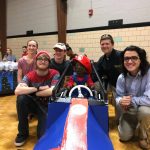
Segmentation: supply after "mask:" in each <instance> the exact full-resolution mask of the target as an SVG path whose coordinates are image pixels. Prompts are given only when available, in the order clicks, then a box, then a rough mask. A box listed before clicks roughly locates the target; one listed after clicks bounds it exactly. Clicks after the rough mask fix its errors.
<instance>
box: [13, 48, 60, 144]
mask: <svg viewBox="0 0 150 150" xmlns="http://www.w3.org/2000/svg"><path fill="white" fill-rule="evenodd" d="M49 64H50V56H49V54H48V53H47V52H46V51H40V52H39V53H38V54H37V55H36V70H33V71H31V72H29V73H28V74H26V75H25V76H24V77H23V79H22V81H21V82H20V83H19V84H18V86H17V87H16V90H15V94H16V95H18V96H17V114H18V120H19V124H18V132H19V133H18V135H17V137H16V139H15V145H16V146H22V145H23V144H24V143H25V141H26V139H27V138H28V136H29V125H28V119H27V117H28V114H29V113H31V112H34V113H36V114H37V119H38V126H37V137H38V138H40V137H41V136H42V135H43V134H44V132H45V122H46V114H45V113H44V112H47V106H48V105H47V104H48V101H49V97H50V96H51V94H52V90H53V88H54V86H55V85H56V83H57V81H58V79H59V73H58V71H56V70H54V69H49ZM43 110H44V112H43Z"/></svg>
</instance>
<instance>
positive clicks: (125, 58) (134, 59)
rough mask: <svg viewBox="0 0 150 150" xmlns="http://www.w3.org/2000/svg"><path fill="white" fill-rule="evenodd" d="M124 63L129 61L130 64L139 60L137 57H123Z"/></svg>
mask: <svg viewBox="0 0 150 150" xmlns="http://www.w3.org/2000/svg"><path fill="white" fill-rule="evenodd" d="M123 59H124V61H125V62H128V61H129V60H131V61H132V62H135V61H137V60H138V59H139V57H138V56H131V57H124V58H123Z"/></svg>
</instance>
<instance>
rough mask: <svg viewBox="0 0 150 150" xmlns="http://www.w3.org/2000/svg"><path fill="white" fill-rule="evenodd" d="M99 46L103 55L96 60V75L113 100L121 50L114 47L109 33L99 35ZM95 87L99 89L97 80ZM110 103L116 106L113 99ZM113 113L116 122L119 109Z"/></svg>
mask: <svg viewBox="0 0 150 150" xmlns="http://www.w3.org/2000/svg"><path fill="white" fill-rule="evenodd" d="M100 46H101V50H102V52H103V53H104V55H103V56H101V57H100V58H99V60H98V62H97V63H96V68H97V72H98V75H99V76H100V78H101V80H102V81H103V84H104V88H105V89H106V90H107V92H108V93H109V91H111V93H112V96H111V99H112V100H113V99H114V98H115V95H116V90H115V88H116V82H117V79H118V76H119V75H120V74H121V73H122V65H121V64H122V60H121V58H122V57H121V55H122V52H121V51H118V50H116V49H114V40H113V37H112V36H111V35H110V34H104V35H102V36H101V38H100ZM95 88H96V89H97V90H100V88H99V84H97V82H96V83H95ZM112 103H113V104H114V105H115V107H116V104H115V101H114V100H113V101H112ZM115 114H116V115H115V116H116V123H117V124H118V122H119V117H120V110H119V109H117V108H115Z"/></svg>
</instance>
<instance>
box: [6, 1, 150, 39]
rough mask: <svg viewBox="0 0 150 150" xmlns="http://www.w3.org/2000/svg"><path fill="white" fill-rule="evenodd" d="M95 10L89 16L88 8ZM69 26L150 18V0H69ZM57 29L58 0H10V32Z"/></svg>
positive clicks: (100, 24) (136, 20) (148, 20)
mask: <svg viewBox="0 0 150 150" xmlns="http://www.w3.org/2000/svg"><path fill="white" fill-rule="evenodd" d="M91 1H92V8H93V10H94V15H93V16H92V17H89V15H88V10H89V9H90V8H91ZM67 3H68V15H67V30H71V29H82V28H91V27H101V26H108V21H109V20H117V19H123V23H124V24H132V23H142V22H150V0H67ZM28 30H33V31H34V33H44V32H54V31H57V11H56V0H7V36H11V35H22V34H26V31H28Z"/></svg>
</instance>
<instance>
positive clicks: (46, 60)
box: [37, 57, 49, 62]
mask: <svg viewBox="0 0 150 150" xmlns="http://www.w3.org/2000/svg"><path fill="white" fill-rule="evenodd" d="M37 61H40V62H42V61H44V62H49V58H47V57H38V58H37Z"/></svg>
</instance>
